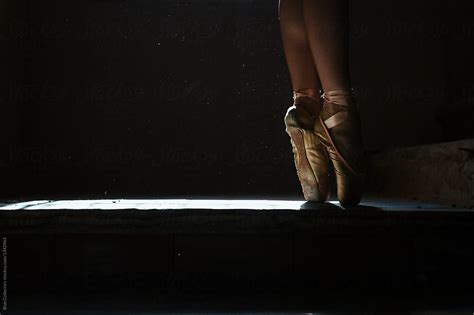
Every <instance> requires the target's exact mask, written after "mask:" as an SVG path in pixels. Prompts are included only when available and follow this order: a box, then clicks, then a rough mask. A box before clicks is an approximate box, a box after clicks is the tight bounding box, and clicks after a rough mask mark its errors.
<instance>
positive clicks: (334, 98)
mask: <svg viewBox="0 0 474 315" xmlns="http://www.w3.org/2000/svg"><path fill="white" fill-rule="evenodd" d="M322 97H323V108H322V110H321V113H320V115H319V118H318V119H317V120H316V123H315V126H314V132H315V134H316V135H317V136H318V139H319V140H320V142H321V143H322V144H323V145H324V146H325V147H326V149H327V151H328V154H329V159H330V161H331V162H332V164H333V168H334V172H335V175H336V184H337V198H338V199H339V202H340V204H341V205H357V204H359V203H360V200H361V198H362V193H363V189H364V188H363V186H364V182H365V177H366V169H367V167H366V157H365V154H364V149H363V141H362V130H361V121H360V115H359V110H358V104H357V101H356V98H355V95H354V91H353V90H349V91H347V90H336V91H329V92H325V93H324V94H323V96H322Z"/></svg>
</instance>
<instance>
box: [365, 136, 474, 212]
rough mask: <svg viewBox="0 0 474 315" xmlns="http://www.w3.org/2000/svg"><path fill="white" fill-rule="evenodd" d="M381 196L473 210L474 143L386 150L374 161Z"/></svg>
mask: <svg viewBox="0 0 474 315" xmlns="http://www.w3.org/2000/svg"><path fill="white" fill-rule="evenodd" d="M369 178H370V183H369V186H370V190H371V191H374V192H376V193H377V194H378V195H379V196H387V197H390V196H392V197H393V196H396V197H399V198H407V199H410V200H411V199H417V200H429V201H437V202H441V203H444V204H448V205H452V207H470V208H473V207H474V139H470V140H463V141H455V142H448V143H441V144H435V145H425V146H418V147H410V148H401V149H392V150H385V151H383V152H380V153H377V154H375V155H373V156H372V158H371V169H370V175H369Z"/></svg>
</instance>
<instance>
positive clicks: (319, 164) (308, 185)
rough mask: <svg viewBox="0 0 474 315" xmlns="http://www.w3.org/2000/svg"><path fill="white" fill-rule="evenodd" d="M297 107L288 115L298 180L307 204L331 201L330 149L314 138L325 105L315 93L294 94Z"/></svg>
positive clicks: (286, 124)
mask: <svg viewBox="0 0 474 315" xmlns="http://www.w3.org/2000/svg"><path fill="white" fill-rule="evenodd" d="M293 99H294V103H293V106H291V107H290V108H288V110H287V112H286V115H285V119H284V120H285V126H286V132H287V133H288V135H289V136H290V141H291V146H292V150H293V158H294V163H295V167H296V172H297V175H298V179H299V181H300V184H301V188H302V190H303V195H304V198H305V200H306V201H315V202H324V201H326V200H327V199H328V198H329V189H330V181H329V179H330V178H329V169H328V167H329V159H328V156H327V152H326V148H325V147H324V146H323V145H322V144H321V143H320V141H319V139H318V137H317V136H316V135H315V134H314V132H313V131H314V130H313V128H314V124H315V121H316V120H317V119H318V116H319V113H320V111H321V106H322V101H321V97H320V95H319V93H318V92H317V91H316V90H315V89H306V90H301V91H298V92H294V93H293Z"/></svg>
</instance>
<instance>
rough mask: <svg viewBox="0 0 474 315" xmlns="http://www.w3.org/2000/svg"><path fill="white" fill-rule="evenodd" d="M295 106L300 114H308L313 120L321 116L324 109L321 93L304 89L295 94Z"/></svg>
mask: <svg viewBox="0 0 474 315" xmlns="http://www.w3.org/2000/svg"><path fill="white" fill-rule="evenodd" d="M293 100H294V102H293V105H294V106H295V107H296V108H297V110H298V111H299V112H302V111H304V112H306V114H308V115H309V116H311V118H313V119H315V118H317V117H318V116H319V113H320V112H321V108H322V99H321V95H320V91H318V90H317V89H302V90H298V91H294V92H293Z"/></svg>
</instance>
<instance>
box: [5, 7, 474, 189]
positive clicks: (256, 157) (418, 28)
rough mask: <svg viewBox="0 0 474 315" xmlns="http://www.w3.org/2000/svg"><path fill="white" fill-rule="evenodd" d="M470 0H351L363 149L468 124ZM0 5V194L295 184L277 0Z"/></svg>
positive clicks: (459, 134) (449, 135)
mask: <svg viewBox="0 0 474 315" xmlns="http://www.w3.org/2000/svg"><path fill="white" fill-rule="evenodd" d="M473 6H474V5H473V4H472V2H468V1H450V2H447V1H417V2H413V1H368V0H366V1H357V2H356V1H353V2H351V27H352V38H351V52H352V53H351V62H352V76H353V84H354V87H355V88H356V89H357V90H358V91H359V95H360V109H361V115H362V119H363V123H364V125H363V128H364V138H365V143H366V146H367V148H368V149H369V150H370V151H374V150H377V149H380V148H386V147H393V146H408V145H417V144H426V143H435V142H441V141H449V140H456V139H462V138H467V137H473V136H474V135H473V127H472V121H473V110H472V108H473V106H472V104H473V102H472V96H473V94H474V85H473V79H472V73H473V70H474V60H473V58H472V50H473V47H474V44H473V38H474V22H473V20H472V13H471V12H472V8H473ZM0 9H1V16H0V18H1V21H0V26H1V29H0V30H1V32H0V45H1V47H2V49H1V50H0V58H1V61H2V64H1V69H2V70H1V72H0V80H1V81H0V82H1V84H0V91H1V97H0V102H1V109H0V117H1V119H2V123H1V126H0V132H1V137H0V145H1V151H0V170H1V172H2V184H1V187H0V188H1V192H0V193H1V194H2V195H4V196H10V197H25V196H31V195H32V194H37V195H53V194H55V195H57V194H60V195H70V196H77V195H83V196H85V195H93V196H107V197H109V196H125V195H129V196H145V195H146V196H162V195H175V194H179V195H184V194H242V195H245V194H259V193H265V194H267V193H276V194H293V193H298V192H299V187H298V182H297V179H296V175H295V174H294V167H293V164H292V163H293V161H292V153H291V147H290V144H289V138H288V137H287V135H286V134H285V132H284V125H283V115H284V113H285V111H286V108H287V107H288V106H289V105H290V104H291V86H290V82H289V77H288V72H287V69H286V64H285V60H284V56H283V54H282V48H281V41H280V32H279V24H278V16H277V15H278V13H277V1H276V0H275V1H268V0H255V1H251V0H227V1H224V0H215V1H205V0H186V1H184V0H183V1H179V0H178V1H176V0H159V1H151V0H135V1H132V0H85V1H72V0H68V1H60V0H57V1H54V0H45V1H33V0H0Z"/></svg>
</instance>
